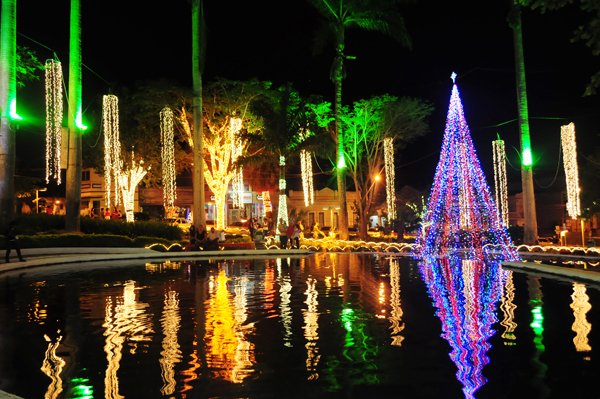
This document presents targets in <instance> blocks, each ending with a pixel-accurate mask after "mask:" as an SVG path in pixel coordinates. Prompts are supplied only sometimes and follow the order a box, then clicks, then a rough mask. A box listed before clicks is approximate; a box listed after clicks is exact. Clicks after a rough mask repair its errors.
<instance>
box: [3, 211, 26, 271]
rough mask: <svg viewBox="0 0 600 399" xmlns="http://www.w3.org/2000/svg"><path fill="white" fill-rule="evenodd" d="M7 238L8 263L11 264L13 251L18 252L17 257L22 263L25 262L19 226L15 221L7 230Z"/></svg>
mask: <svg viewBox="0 0 600 399" xmlns="http://www.w3.org/2000/svg"><path fill="white" fill-rule="evenodd" d="M4 236H5V237H6V256H5V259H6V263H9V262H10V251H11V250H12V249H14V250H16V251H17V256H18V257H19V260H20V261H21V262H25V258H23V255H21V247H20V246H19V236H17V224H16V223H15V221H14V220H13V221H11V222H10V223H9V224H8V228H7V229H6V233H5V234H4Z"/></svg>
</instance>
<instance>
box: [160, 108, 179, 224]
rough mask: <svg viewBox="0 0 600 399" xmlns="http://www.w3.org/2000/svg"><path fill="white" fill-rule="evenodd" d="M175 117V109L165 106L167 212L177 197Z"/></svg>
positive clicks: (162, 135)
mask: <svg viewBox="0 0 600 399" xmlns="http://www.w3.org/2000/svg"><path fill="white" fill-rule="evenodd" d="M173 119H174V117H173V110H172V109H171V108H169V107H165V108H163V109H162V110H161V111H160V144H161V152H160V153H161V159H162V183H163V200H164V206H165V209H166V210H167V212H168V210H170V209H172V208H173V207H174V205H175V199H176V198H177V185H176V181H175V177H176V172H175V147H174V145H175V138H174V133H173Z"/></svg>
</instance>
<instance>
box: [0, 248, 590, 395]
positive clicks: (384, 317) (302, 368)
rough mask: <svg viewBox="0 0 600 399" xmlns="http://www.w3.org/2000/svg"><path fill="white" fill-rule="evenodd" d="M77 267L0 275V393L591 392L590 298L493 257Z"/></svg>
mask: <svg viewBox="0 0 600 399" xmlns="http://www.w3.org/2000/svg"><path fill="white" fill-rule="evenodd" d="M86 267H87V269H85V270H84V271H78V272H73V271H72V272H69V273H60V274H48V275H40V274H31V276H28V274H27V273H26V274H25V275H23V276H20V277H14V276H11V277H5V278H4V281H3V283H2V289H3V295H2V296H0V389H2V390H5V391H8V392H11V393H15V394H18V395H21V396H23V397H25V398H41V397H47V398H56V399H59V398H101V397H104V398H111V399H118V398H139V397H144V398H155V397H156V398H188V397H190V398H191V397H210V396H220V397H250V398H251V397H268V398H271V397H273V398H274V397H327V398H337V397H340V398H345V397H398V395H399V393H402V395H403V397H410V398H413V397H424V398H429V397H431V398H434V397H435V398H438V397H444V398H460V397H466V398H471V397H477V398H481V399H482V398H495V397H518V396H519V395H521V394H523V393H527V396H528V397H551V396H553V395H554V397H561V396H560V395H559V394H560V393H562V391H561V390H564V391H565V393H566V392H568V393H569V394H570V395H575V394H576V393H578V392H579V393H583V392H585V393H587V394H588V397H590V396H589V395H592V397H593V395H594V393H595V394H596V395H599V394H600V388H598V387H597V386H596V384H595V380H594V378H591V377H590V376H594V375H598V373H599V372H600V368H599V366H598V361H595V359H594V356H593V349H594V337H597V335H594V334H597V333H596V331H595V330H594V329H593V326H594V324H597V323H598V322H599V321H600V320H599V315H598V312H597V309H598V306H593V305H594V304H597V303H598V301H599V300H600V297H599V293H598V290H597V289H595V288H593V287H590V286H587V285H585V284H581V283H571V284H569V283H564V282H555V281H552V280H547V279H543V278H541V277H536V276H533V275H526V274H521V273H517V272H511V271H508V270H504V269H502V268H501V267H500V265H499V264H498V262H483V261H477V260H464V259H458V258H451V257H449V258H445V259H443V260H423V261H416V260H413V259H410V258H406V257H394V256H392V257H390V256H383V255H373V254H334V253H317V254H314V255H313V256H310V257H308V258H292V257H289V258H287V257H286V258H277V259H275V258H273V259H264V260H236V261H233V260H229V261H220V262H211V263H208V262H204V263H189V262H188V263H180V262H164V263H147V264H146V265H144V266H141V265H140V266H137V267H125V266H123V267H113V268H106V269H100V268H99V269H92V268H89V267H88V266H86ZM595 339H596V341H597V338H595ZM557 395H558V396H557Z"/></svg>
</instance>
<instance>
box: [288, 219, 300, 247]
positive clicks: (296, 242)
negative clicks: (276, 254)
mask: <svg viewBox="0 0 600 399" xmlns="http://www.w3.org/2000/svg"><path fill="white" fill-rule="evenodd" d="M290 246H291V247H292V248H296V249H300V224H299V223H296V224H294V230H293V232H292V238H291V245H290Z"/></svg>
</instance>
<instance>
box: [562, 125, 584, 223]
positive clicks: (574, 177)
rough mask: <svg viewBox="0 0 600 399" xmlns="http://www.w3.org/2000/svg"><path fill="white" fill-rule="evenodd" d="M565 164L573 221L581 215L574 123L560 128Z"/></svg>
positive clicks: (569, 211)
mask: <svg viewBox="0 0 600 399" xmlns="http://www.w3.org/2000/svg"><path fill="white" fill-rule="evenodd" d="M560 141H561V144H562V152H563V163H564V168H565V177H566V181H567V213H568V214H569V216H570V217H571V218H573V219H577V218H578V217H579V215H581V206H580V201H579V168H578V167H577V142H576V140H575V124H574V123H573V122H571V123H569V124H568V125H563V126H561V127H560Z"/></svg>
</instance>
